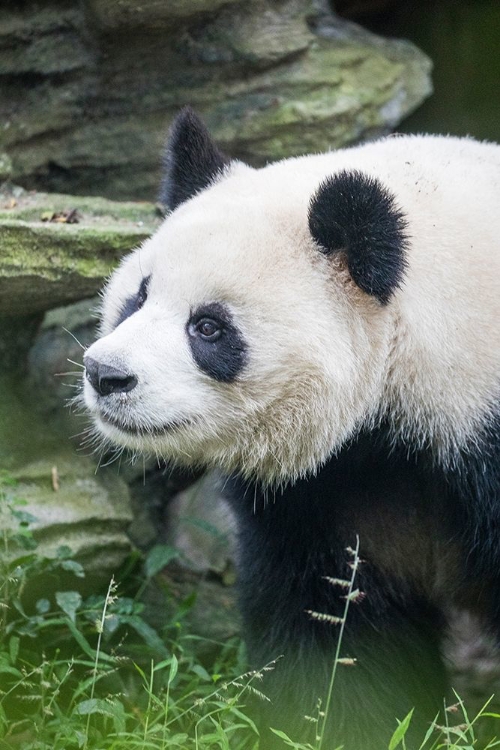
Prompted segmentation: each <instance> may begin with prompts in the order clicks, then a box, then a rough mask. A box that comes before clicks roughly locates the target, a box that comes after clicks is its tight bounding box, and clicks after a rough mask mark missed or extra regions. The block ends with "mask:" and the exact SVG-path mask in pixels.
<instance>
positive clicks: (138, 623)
mask: <svg viewBox="0 0 500 750" xmlns="http://www.w3.org/2000/svg"><path fill="white" fill-rule="evenodd" d="M121 621H122V623H123V624H124V625H130V627H132V628H134V630H135V632H136V633H137V634H138V635H140V636H141V638H142V639H143V641H144V642H145V643H146V644H147V645H148V646H150V647H151V648H152V649H153V651H156V653H157V654H159V655H161V656H163V657H164V658H165V657H168V656H170V652H169V650H168V649H167V647H166V646H165V644H164V642H163V641H162V639H161V638H160V636H159V635H158V633H157V632H156V630H154V628H152V627H151V626H150V625H148V624H147V623H146V622H144V620H143V619H142V618H141V617H137V615H125V616H123V617H121Z"/></svg>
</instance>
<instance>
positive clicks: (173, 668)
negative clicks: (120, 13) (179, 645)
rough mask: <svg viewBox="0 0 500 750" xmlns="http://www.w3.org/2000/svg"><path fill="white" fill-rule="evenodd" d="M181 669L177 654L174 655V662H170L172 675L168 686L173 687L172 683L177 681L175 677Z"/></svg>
mask: <svg viewBox="0 0 500 750" xmlns="http://www.w3.org/2000/svg"><path fill="white" fill-rule="evenodd" d="M178 669H179V662H178V659H177V657H176V655H175V654H172V660H171V662H170V673H169V675H168V684H169V685H171V683H172V682H173V681H174V680H175V675H176V674H177V672H178Z"/></svg>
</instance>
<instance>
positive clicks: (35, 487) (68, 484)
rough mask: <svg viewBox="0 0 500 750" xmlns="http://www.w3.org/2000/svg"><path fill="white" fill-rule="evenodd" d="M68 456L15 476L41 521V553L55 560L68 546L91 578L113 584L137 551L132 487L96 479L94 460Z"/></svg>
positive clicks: (102, 475)
mask: <svg viewBox="0 0 500 750" xmlns="http://www.w3.org/2000/svg"><path fill="white" fill-rule="evenodd" d="M62 455H63V454H62V452H58V454H57V456H54V457H53V459H52V460H50V458H47V457H41V458H38V459H37V460H36V461H34V462H33V463H31V464H27V465H25V466H23V467H22V469H19V470H17V471H15V472H14V473H13V476H14V478H15V479H16V480H17V482H18V484H17V487H16V495H18V496H19V497H21V498H23V500H25V501H26V505H25V506H23V510H26V511H28V512H29V513H31V514H32V515H33V516H34V517H35V518H36V519H37V520H36V521H35V522H34V523H33V524H32V525H31V527H30V528H31V529H32V531H33V535H34V538H35V539H36V541H37V542H38V548H37V553H38V554H40V555H41V556H46V557H55V556H56V554H57V550H58V548H59V547H61V546H67V547H69V548H70V549H71V551H72V555H73V557H74V559H76V560H77V561H78V562H80V563H81V564H82V566H83V567H84V569H85V572H86V573H87V574H88V576H89V577H92V579H93V580H94V581H95V579H96V578H99V579H102V578H104V579H105V580H109V579H110V578H111V576H112V575H115V576H116V574H117V572H118V571H119V569H120V566H121V565H122V564H123V562H124V560H125V558H126V557H127V555H129V554H130V552H131V549H132V545H131V543H130V539H129V537H128V536H127V528H128V526H129V524H130V523H131V522H132V513H131V510H130V502H129V492H128V488H127V485H126V484H125V482H123V481H122V480H120V478H119V477H117V476H116V474H113V473H111V472H107V473H106V472H105V471H100V472H99V474H98V475H96V474H95V468H94V466H93V464H92V463H91V462H90V461H89V460H88V459H87V460H85V459H83V458H82V457H78V456H67V457H65V458H63V457H62ZM53 461H57V463H53Z"/></svg>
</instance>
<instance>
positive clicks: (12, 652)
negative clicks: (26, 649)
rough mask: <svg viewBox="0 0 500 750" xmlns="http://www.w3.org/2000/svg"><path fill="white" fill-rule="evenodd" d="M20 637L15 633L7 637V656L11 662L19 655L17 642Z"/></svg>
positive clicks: (13, 662) (18, 642) (14, 661)
mask: <svg viewBox="0 0 500 750" xmlns="http://www.w3.org/2000/svg"><path fill="white" fill-rule="evenodd" d="M20 642H21V639H20V638H18V637H17V635H12V636H11V637H10V638H9V656H10V661H11V663H12V664H15V663H16V661H17V657H18V655H19V644H20Z"/></svg>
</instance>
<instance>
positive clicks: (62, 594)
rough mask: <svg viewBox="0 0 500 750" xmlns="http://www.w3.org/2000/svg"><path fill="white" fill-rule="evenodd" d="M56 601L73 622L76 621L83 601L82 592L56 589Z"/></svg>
mask: <svg viewBox="0 0 500 750" xmlns="http://www.w3.org/2000/svg"><path fill="white" fill-rule="evenodd" d="M56 602H57V604H58V605H59V607H60V608H61V609H62V611H63V612H65V613H66V614H67V615H68V617H69V619H70V620H71V622H75V620H76V617H75V615H76V611H77V609H78V608H79V606H80V604H81V603H82V596H81V594H79V593H78V591H56Z"/></svg>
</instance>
